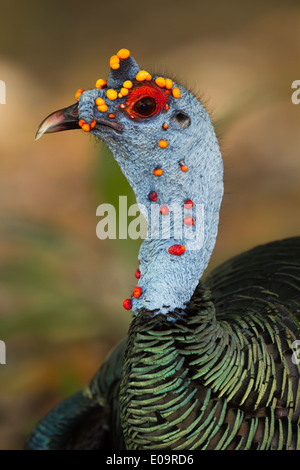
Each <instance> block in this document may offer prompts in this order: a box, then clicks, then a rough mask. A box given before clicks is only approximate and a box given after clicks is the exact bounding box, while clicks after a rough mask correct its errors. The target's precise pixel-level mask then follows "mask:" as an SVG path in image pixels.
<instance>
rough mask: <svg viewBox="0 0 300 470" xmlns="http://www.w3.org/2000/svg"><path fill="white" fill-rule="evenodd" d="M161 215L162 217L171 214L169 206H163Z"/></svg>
mask: <svg viewBox="0 0 300 470" xmlns="http://www.w3.org/2000/svg"><path fill="white" fill-rule="evenodd" d="M160 213H161V215H167V214H168V213H169V208H168V206H161V208H160Z"/></svg>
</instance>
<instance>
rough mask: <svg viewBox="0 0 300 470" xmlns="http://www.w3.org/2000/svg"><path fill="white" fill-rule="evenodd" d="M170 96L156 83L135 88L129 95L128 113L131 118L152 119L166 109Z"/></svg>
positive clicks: (127, 102)
mask: <svg viewBox="0 0 300 470" xmlns="http://www.w3.org/2000/svg"><path fill="white" fill-rule="evenodd" d="M168 99H169V96H168V95H167V93H166V92H165V90H162V89H161V88H159V87H158V86H157V85H156V84H155V83H154V82H152V81H151V82H148V83H144V84H143V85H138V86H135V87H133V88H132V89H131V90H130V91H129V94H128V99H127V101H126V111H127V112H128V113H129V115H130V116H134V117H139V118H142V119H143V118H150V117H153V116H155V115H157V114H159V113H160V112H161V110H162V109H165V105H166V102H167V101H168Z"/></svg>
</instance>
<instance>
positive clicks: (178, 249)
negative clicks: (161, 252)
mask: <svg viewBox="0 0 300 470" xmlns="http://www.w3.org/2000/svg"><path fill="white" fill-rule="evenodd" d="M184 252H185V247H184V246H183V245H172V246H170V248H169V253H170V255H175V256H180V255H183V253H184Z"/></svg>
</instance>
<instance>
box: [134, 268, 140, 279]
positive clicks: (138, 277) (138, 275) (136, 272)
mask: <svg viewBox="0 0 300 470" xmlns="http://www.w3.org/2000/svg"><path fill="white" fill-rule="evenodd" d="M134 275H135V277H136V278H137V279H140V277H141V271H140V270H139V269H137V270H136V271H135V273H134Z"/></svg>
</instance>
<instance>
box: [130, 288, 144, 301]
mask: <svg viewBox="0 0 300 470" xmlns="http://www.w3.org/2000/svg"><path fill="white" fill-rule="evenodd" d="M132 295H133V297H135V298H136V299H138V298H139V297H141V295H142V289H141V287H139V286H136V287H135V288H134V289H133V293H132Z"/></svg>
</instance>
